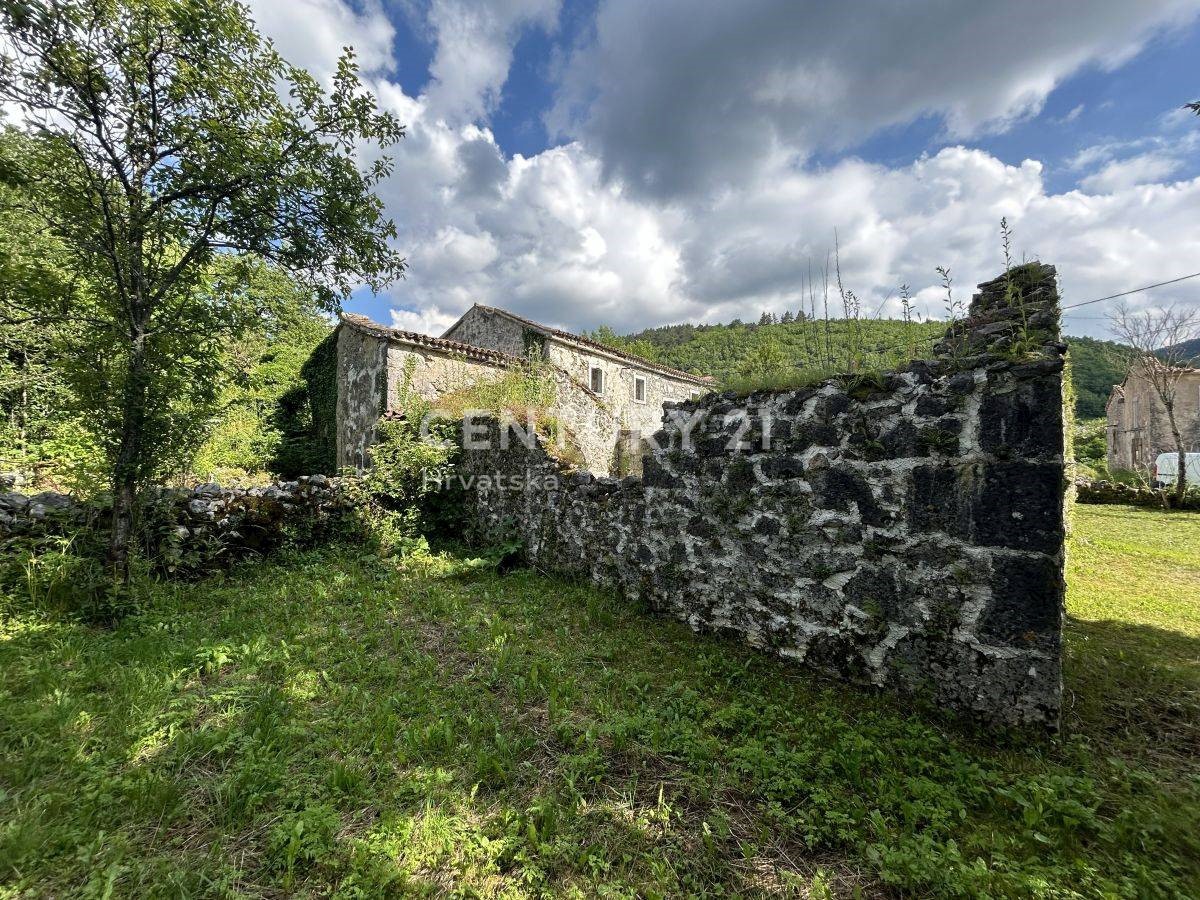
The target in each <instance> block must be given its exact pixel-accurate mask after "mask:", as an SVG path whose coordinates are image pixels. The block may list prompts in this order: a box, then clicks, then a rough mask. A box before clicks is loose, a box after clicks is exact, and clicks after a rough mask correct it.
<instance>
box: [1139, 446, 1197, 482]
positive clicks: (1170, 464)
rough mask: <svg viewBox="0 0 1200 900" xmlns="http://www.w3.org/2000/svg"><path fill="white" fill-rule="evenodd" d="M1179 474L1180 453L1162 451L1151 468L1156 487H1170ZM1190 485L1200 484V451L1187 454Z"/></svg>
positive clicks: (1151, 477)
mask: <svg viewBox="0 0 1200 900" xmlns="http://www.w3.org/2000/svg"><path fill="white" fill-rule="evenodd" d="M1178 474H1179V454H1178V453H1160V454H1158V459H1156V460H1155V461H1154V468H1153V469H1151V470H1150V480H1151V481H1153V482H1154V484H1155V486H1156V487H1170V486H1171V485H1173V484H1174V483H1175V479H1176V476H1177V475H1178ZM1187 483H1188V487H1197V486H1200V453H1189V454H1187Z"/></svg>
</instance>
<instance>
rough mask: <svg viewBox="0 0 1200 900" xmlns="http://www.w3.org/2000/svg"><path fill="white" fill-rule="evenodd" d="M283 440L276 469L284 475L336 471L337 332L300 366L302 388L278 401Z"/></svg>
mask: <svg viewBox="0 0 1200 900" xmlns="http://www.w3.org/2000/svg"><path fill="white" fill-rule="evenodd" d="M275 424H276V427H277V428H278V429H279V432H280V435H281V439H280V443H279V449H278V453H277V455H276V458H275V462H274V468H275V469H276V470H277V471H279V472H281V473H282V474H284V475H289V476H293V475H303V474H315V473H321V474H325V475H332V474H333V472H334V471H335V470H336V468H337V332H336V331H332V332H330V333H328V334H327V335H326V336H325V337H324V338H322V339H321V341H320V342H319V343H317V345H316V346H315V347H313V349H312V351H311V353H310V354H309V356H308V358H307V359H305V360H304V362H303V364H302V365H301V366H300V384H298V385H297V386H296V387H294V388H292V389H291V390H290V391H288V392H286V393H284V394H283V395H282V396H281V397H280V398H279V403H278V406H277V411H276V418H275Z"/></svg>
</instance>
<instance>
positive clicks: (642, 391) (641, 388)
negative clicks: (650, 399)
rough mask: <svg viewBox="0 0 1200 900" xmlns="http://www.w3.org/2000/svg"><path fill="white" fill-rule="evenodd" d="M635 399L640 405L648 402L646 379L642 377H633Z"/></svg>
mask: <svg viewBox="0 0 1200 900" xmlns="http://www.w3.org/2000/svg"><path fill="white" fill-rule="evenodd" d="M633 399H634V400H635V401H637V402H638V403H645V402H646V379H645V378H643V377H642V376H641V375H634V376H633Z"/></svg>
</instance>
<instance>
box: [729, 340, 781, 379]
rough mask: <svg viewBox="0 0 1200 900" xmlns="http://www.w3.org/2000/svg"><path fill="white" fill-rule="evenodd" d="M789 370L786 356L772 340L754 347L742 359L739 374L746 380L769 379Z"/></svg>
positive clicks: (775, 341)
mask: <svg viewBox="0 0 1200 900" xmlns="http://www.w3.org/2000/svg"><path fill="white" fill-rule="evenodd" d="M788 368H789V364H788V358H787V354H785V353H784V352H783V347H782V346H781V345H780V343H779V341H777V340H775V339H774V338H769V339H768V340H765V341H762V342H760V343H758V344H757V345H755V346H754V347H753V348H752V349H751V350H750V351H749V352H747V353H746V355H745V356H744V357H743V358H742V362H741V370H740V372H739V374H740V375H741V376H742V378H746V379H764V380H765V379H769V378H771V377H772V376H775V375H778V374H780V373H781V372H784V371H786V370H787V369H788Z"/></svg>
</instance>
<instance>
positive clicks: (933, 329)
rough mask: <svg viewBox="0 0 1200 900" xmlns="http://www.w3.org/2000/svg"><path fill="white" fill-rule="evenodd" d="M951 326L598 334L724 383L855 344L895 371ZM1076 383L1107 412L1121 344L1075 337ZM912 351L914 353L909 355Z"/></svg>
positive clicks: (1082, 408) (737, 326)
mask: <svg viewBox="0 0 1200 900" xmlns="http://www.w3.org/2000/svg"><path fill="white" fill-rule="evenodd" d="M945 329H946V325H945V323H944V322H912V323H905V322H902V321H899V320H896V319H870V320H863V321H860V322H858V323H848V322H847V321H846V320H836V319H835V320H832V321H830V322H828V323H826V322H825V321H824V320H811V321H802V322H794V321H792V322H785V323H774V322H766V321H763V322H761V323H758V324H755V323H744V322H740V321H737V320H735V321H734V322H731V323H729V324H728V325H663V326H660V327H658V328H647V329H646V330H644V331H639V332H636V333H634V334H629V335H624V336H620V335H617V334H615V333H614V332H613V331H612V330H611V329H608V328H601V329H599V330H598V331H597V332H595V333H593V334H592V335H591V337H593V338H595V339H597V340H599V341H602V342H604V343H608V344H610V345H611V346H615V347H619V348H620V349H622V350H625V351H627V352H630V353H636V354H638V355H639V356H643V357H646V358H648V359H651V360H653V361H655V362H659V363H663V364H665V365H668V366H672V367H674V368H676V369H683V370H684V371H687V372H696V373H699V374H703V375H712V376H713V377H714V378H716V379H717V381H718V382H720V383H721V384H722V385H729V384H731V383H735V382H736V381H737V380H738V379H739V378H740V377H742V376H743V375H744V374H745V372H746V371H747V370H748V369H750V368H752V367H753V366H754V365H755V363H756V362H757V361H759V360H762V359H764V358H774V359H778V361H779V362H780V363H782V364H784V365H790V366H792V367H796V368H814V367H818V366H817V363H818V362H819V361H821V360H823V359H826V358H829V357H832V359H833V360H834V362H835V364H836V361H837V360H838V359H839V358H842V357H843V355H844V352H843V350H842V349H840V348H844V347H845V346H846V342H847V340H852V341H856V342H857V343H859V344H860V345H861V346H862V347H863V348H864V351H865V352H864V354H863V355H864V356H865V357H866V359H867V361H868V363H870V364H871V365H880V366H884V367H887V366H890V365H894V364H895V363H897V362H899V361H902V360H904V359H910V358H915V357H920V356H928V355H929V354H930V353H931V350H932V346H933V343H934V341H936V340H937V339H938V338H940V337H941V335H942V334H943V333H944V332H945ZM1067 341H1068V343H1069V344H1070V346H1071V371H1072V375H1073V378H1074V382H1075V395H1076V406H1075V408H1076V415H1078V416H1079V417H1080V418H1089V419H1090V418H1095V417H1097V416H1102V415H1104V404H1105V402H1107V400H1108V395H1109V393H1110V392H1111V391H1112V387H1113V385H1114V384H1117V383H1118V382H1119V381H1120V380H1121V379H1122V378H1123V377H1124V374H1125V372H1124V367H1123V364H1122V363H1121V345H1120V344H1116V343H1113V342H1112V341H1099V340H1095V339H1094V338H1067ZM909 349H911V351H912V352H907V351H908V350H909ZM1197 353H1200V346H1198V347H1197Z"/></svg>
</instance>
